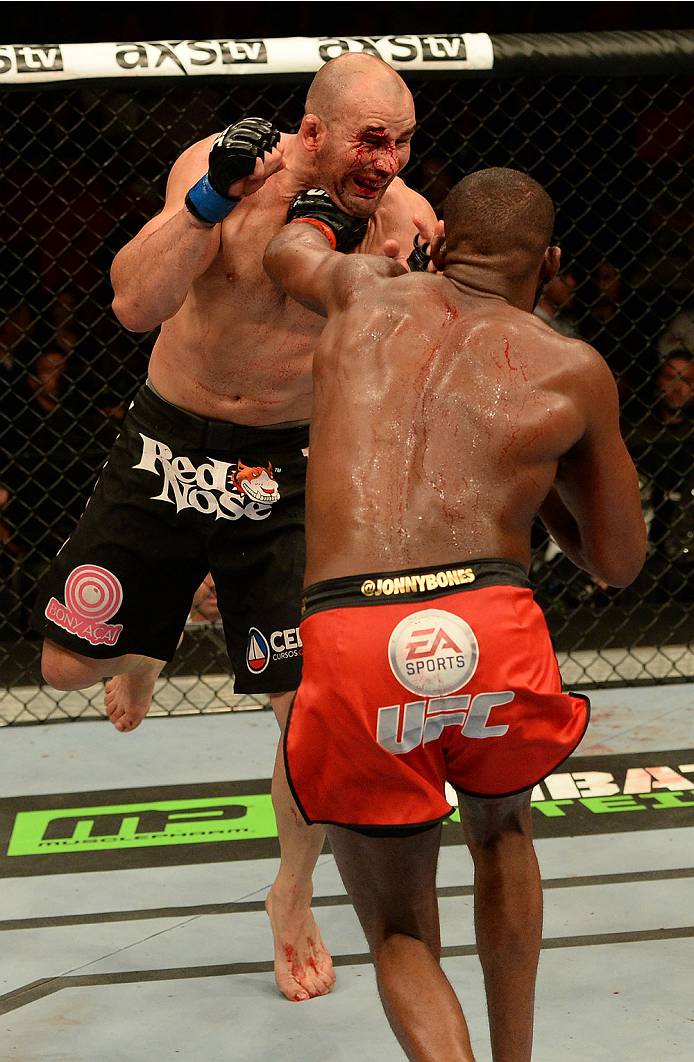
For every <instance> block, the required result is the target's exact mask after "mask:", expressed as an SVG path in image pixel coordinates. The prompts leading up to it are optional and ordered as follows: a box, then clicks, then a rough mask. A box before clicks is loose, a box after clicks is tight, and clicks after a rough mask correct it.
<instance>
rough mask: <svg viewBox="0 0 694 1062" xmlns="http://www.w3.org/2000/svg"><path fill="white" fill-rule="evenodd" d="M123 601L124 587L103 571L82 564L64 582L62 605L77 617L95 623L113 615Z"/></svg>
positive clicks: (108, 618)
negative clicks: (63, 600)
mask: <svg viewBox="0 0 694 1062" xmlns="http://www.w3.org/2000/svg"><path fill="white" fill-rule="evenodd" d="M122 602H123V587H122V586H121V584H120V582H119V580H118V579H117V578H116V576H115V575H114V574H113V572H109V571H108V570H107V569H106V568H100V567H99V566H98V565H96V564H81V565H80V567H79V568H74V569H73V571H71V572H70V574H69V575H68V577H67V580H66V582H65V604H66V606H67V608H69V609H70V610H71V611H72V612H74V613H75V614H76V615H78V616H81V617H82V618H83V619H88V620H93V621H94V622H96V623H105V622H106V620H110V618H111V616H115V614H116V612H117V611H118V609H119V608H120V607H121V604H122Z"/></svg>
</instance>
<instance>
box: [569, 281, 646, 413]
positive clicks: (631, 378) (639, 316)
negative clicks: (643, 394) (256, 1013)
mask: <svg viewBox="0 0 694 1062" xmlns="http://www.w3.org/2000/svg"><path fill="white" fill-rule="evenodd" d="M587 302H588V313H587V314H586V315H585V317H584V318H583V319H582V320H581V328H582V331H583V333H584V336H585V338H586V339H587V340H588V342H589V343H590V344H591V345H592V346H594V347H595V349H596V350H597V351H598V352H599V353H600V354H602V356H603V358H604V359H605V361H606V362H607V364H608V365H609V366H610V369H611V370H612V374H613V375H614V377H615V379H616V381H617V387H618V388H619V394H620V399H621V400H622V401H625V400H626V399H628V397H629V396H630V395H631V394H632V393H633V392H634V391H636V390H638V388H639V387H640V386H641V385H642V384H643V383H644V382H646V380H647V378H648V377H649V375H650V372H651V371H652V370H651V366H649V365H648V364H646V362H645V357H644V348H645V349H647V344H644V341H643V336H642V331H643V328H642V321H643V316H644V312H645V311H644V308H643V307H642V306H641V305H640V304H639V300H637V297H636V295H635V293H634V292H633V291H632V290H631V289H630V288H629V287H627V284H626V282H625V280H624V276H623V274H622V272H621V271H620V270H619V269H618V268H617V266H615V265H614V264H613V263H612V262H608V261H604V262H601V263H600V265H599V266H598V267H597V269H596V270H595V273H594V275H593V277H592V282H591V284H590V285H589V287H588V292H587Z"/></svg>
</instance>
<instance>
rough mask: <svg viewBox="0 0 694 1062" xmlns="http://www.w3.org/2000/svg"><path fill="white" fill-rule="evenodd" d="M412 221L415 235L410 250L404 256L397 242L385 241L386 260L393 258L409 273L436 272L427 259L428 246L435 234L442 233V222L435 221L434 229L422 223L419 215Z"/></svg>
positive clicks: (422, 220) (424, 222)
mask: <svg viewBox="0 0 694 1062" xmlns="http://www.w3.org/2000/svg"><path fill="white" fill-rule="evenodd" d="M412 221H413V222H414V224H415V226H416V227H417V234H416V236H415V238H414V241H413V247H412V250H411V251H409V254H405V252H404V251H402V249H401V247H400V243H399V241H398V240H386V241H385V243H384V244H383V253H384V254H385V256H386V258H394V259H395V261H396V262H399V263H400V265H402V266H404V267H405V269H407V270H409V271H410V272H412V273H414V272H422V273H423V272H430V273H433V272H436V270H435V268H434V265H433V263H432V261H431V258H430V257H429V245H430V243H431V241H432V239H433V237H434V235H435V234H437V233H439V232H440V233H441V234H442V233H443V222H441V221H437V222H436V225H435V227H434V228H432V227H431V225H430V224H429V223H428V222H426V221H424V219H423V218H421V217H420V216H419V214H414V215H413V216H412Z"/></svg>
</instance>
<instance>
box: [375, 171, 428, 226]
mask: <svg viewBox="0 0 694 1062" xmlns="http://www.w3.org/2000/svg"><path fill="white" fill-rule="evenodd" d="M380 210H383V211H384V213H386V215H391V216H392V217H402V216H403V213H406V215H407V216H408V217H409V218H411V217H412V215H413V213H418V215H419V216H420V217H421V218H422V219H423V220H424V221H431V222H435V221H436V213H435V211H434V207H433V206H431V204H430V203H429V202H428V201H427V200H425V199H424V196H423V195H420V193H419V192H416V191H414V189H413V188H409V187H408V186H407V185H406V184H405V182H404V181H403V179H402V177H395V178H394V181H392V182H391V184H390V185H389V186H388V190H387V191H386V194H385V195H384V198H383V202H382V204H380V206H379V207H378V211H380Z"/></svg>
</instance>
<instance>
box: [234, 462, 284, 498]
mask: <svg viewBox="0 0 694 1062" xmlns="http://www.w3.org/2000/svg"><path fill="white" fill-rule="evenodd" d="M273 472H274V469H273V467H272V464H271V463H270V462H268V464H267V465H266V466H265V467H260V466H251V465H244V463H243V461H238V462H237V467H236V471H235V472H234V486H235V487H236V488H237V489H238V490H240V491H241V492H242V493H243V494H245V495H247V496H248V497H249V498H250V499H251V500H252V501H255V502H263V503H264V504H265V505H270V504H272V502H276V501H279V498H280V492H279V487H278V485H277V480H276V479H275V477H274V475H273Z"/></svg>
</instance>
